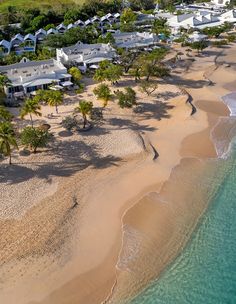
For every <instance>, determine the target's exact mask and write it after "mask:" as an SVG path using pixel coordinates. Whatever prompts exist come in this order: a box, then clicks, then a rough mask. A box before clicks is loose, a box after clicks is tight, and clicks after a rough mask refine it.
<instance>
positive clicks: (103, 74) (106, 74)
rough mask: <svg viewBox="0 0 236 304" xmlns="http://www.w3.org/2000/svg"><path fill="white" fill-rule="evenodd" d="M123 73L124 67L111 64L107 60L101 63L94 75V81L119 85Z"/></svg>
mask: <svg viewBox="0 0 236 304" xmlns="http://www.w3.org/2000/svg"><path fill="white" fill-rule="evenodd" d="M122 73H123V70H122V67H121V66H120V65H117V64H113V63H110V62H109V61H107V60H105V61H103V62H101V63H100V65H99V68H98V69H97V70H96V72H95V74H94V80H97V81H105V80H107V81H111V83H112V84H115V83H117V81H118V80H119V79H120V78H121V76H122Z"/></svg>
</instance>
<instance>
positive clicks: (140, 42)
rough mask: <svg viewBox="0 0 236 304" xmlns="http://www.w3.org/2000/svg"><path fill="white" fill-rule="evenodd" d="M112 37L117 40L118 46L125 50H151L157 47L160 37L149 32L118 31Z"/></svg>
mask: <svg viewBox="0 0 236 304" xmlns="http://www.w3.org/2000/svg"><path fill="white" fill-rule="evenodd" d="M112 35H113V37H114V39H115V44H116V46H117V47H119V48H124V49H137V48H149V47H152V46H155V45H156V44H157V42H158V37H157V36H156V35H155V34H153V33H148V32H143V33H139V32H130V33H129V32H127V33H122V32H120V31H117V32H115V33H113V34H112Z"/></svg>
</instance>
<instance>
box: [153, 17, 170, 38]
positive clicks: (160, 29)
mask: <svg viewBox="0 0 236 304" xmlns="http://www.w3.org/2000/svg"><path fill="white" fill-rule="evenodd" d="M152 32H153V33H154V34H156V35H159V34H163V35H164V36H165V38H167V37H169V36H170V34H171V31H170V28H169V27H168V25H167V19H166V18H158V19H155V20H154V22H153V26H152Z"/></svg>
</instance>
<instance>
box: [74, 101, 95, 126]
mask: <svg viewBox="0 0 236 304" xmlns="http://www.w3.org/2000/svg"><path fill="white" fill-rule="evenodd" d="M92 108H93V103H92V102H91V101H86V100H81V101H80V103H79V105H78V106H77V107H76V108H75V112H79V113H81V114H82V117H83V120H84V126H83V128H85V127H86V124H87V122H88V120H87V115H88V114H89V113H91V110H92Z"/></svg>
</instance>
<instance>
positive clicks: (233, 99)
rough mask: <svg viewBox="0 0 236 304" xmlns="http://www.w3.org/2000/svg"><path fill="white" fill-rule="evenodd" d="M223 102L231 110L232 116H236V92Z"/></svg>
mask: <svg viewBox="0 0 236 304" xmlns="http://www.w3.org/2000/svg"><path fill="white" fill-rule="evenodd" d="M222 100H223V102H224V104H226V105H227V107H228V108H229V111H230V116H236V92H232V93H229V94H227V95H225V96H223V97H222Z"/></svg>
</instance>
